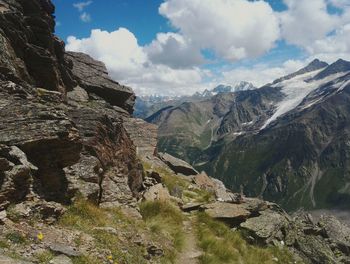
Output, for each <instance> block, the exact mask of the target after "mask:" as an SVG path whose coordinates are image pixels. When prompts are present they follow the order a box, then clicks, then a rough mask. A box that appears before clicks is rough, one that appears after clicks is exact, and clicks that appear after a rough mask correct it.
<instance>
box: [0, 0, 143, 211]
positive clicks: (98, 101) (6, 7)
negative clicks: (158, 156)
mask: <svg viewBox="0 0 350 264" xmlns="http://www.w3.org/2000/svg"><path fill="white" fill-rule="evenodd" d="M53 12H54V6H53V5H52V3H51V2H50V1H49V0H18V1H10V0H1V1H0V46H1V52H0V63H1V64H0V119H1V123H0V210H1V209H4V208H6V207H7V206H8V205H10V204H16V203H21V202H24V201H26V200H28V201H32V202H33V201H35V204H39V205H40V206H42V205H43V204H44V203H37V201H53V202H58V203H70V202H71V201H72V200H73V199H75V197H81V196H83V197H86V198H88V199H90V200H91V201H93V202H95V203H121V204H127V203H132V202H134V199H135V197H137V196H138V195H139V194H138V192H139V190H140V189H141V188H142V181H143V170H142V165H141V163H140V162H139V160H138V159H137V156H136V148H135V146H134V144H133V142H132V141H131V139H130V138H129V136H128V133H127V132H126V130H125V126H124V124H125V122H124V119H127V118H131V116H130V113H132V111H133V104H134V99H135V96H134V93H133V91H132V90H131V89H130V88H128V87H125V86H122V85H120V84H118V83H117V82H115V81H113V80H111V79H110V78H109V77H108V74H107V70H106V67H105V66H104V65H103V64H102V63H101V62H98V61H95V60H93V59H92V58H91V57H89V56H88V55H85V54H81V53H72V52H70V53H65V50H64V44H63V42H62V41H61V40H59V39H58V38H57V37H56V36H54V33H53V29H54V24H55V22H54V17H53ZM33 203H34V202H33ZM29 207H30V208H32V209H31V210H35V208H39V207H35V206H34V207H33V206H29ZM33 208H34V209H33ZM38 210H39V209H38Z"/></svg>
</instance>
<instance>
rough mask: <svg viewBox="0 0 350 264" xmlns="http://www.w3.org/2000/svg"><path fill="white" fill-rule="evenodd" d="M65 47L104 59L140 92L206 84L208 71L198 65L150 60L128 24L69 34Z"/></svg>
mask: <svg viewBox="0 0 350 264" xmlns="http://www.w3.org/2000/svg"><path fill="white" fill-rule="evenodd" d="M66 49H67V50H70V51H80V52H84V53H87V54H89V55H90V56H92V57H93V58H95V59H97V60H100V61H103V62H104V63H105V64H106V66H107V68H108V70H109V73H110V75H111V77H112V78H113V79H115V80H117V81H119V82H121V83H123V84H126V85H129V86H131V87H132V88H134V90H135V91H136V92H137V94H155V93H157V94H173V95H179V94H188V93H192V92H195V91H198V90H200V89H201V88H203V82H202V80H203V78H204V77H205V76H206V75H207V74H208V73H207V72H206V71H204V70H202V69H199V68H198V67H192V68H190V69H172V68H170V67H168V66H166V65H162V64H159V65H155V64H153V63H152V62H150V61H149V59H148V57H147V54H146V52H145V49H144V47H142V46H139V44H138V42H137V39H136V37H135V36H134V34H133V33H131V32H130V31H129V30H127V29H125V28H119V29H118V30H116V31H113V32H107V31H102V30H100V29H95V30H92V31H91V35H90V36H89V37H88V38H83V39H77V38H76V37H74V36H70V37H68V39H67V45H66Z"/></svg>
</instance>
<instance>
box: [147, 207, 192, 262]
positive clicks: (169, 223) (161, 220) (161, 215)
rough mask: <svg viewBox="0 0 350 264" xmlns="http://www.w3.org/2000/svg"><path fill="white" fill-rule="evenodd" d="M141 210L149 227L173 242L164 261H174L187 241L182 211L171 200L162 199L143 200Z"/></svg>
mask: <svg viewBox="0 0 350 264" xmlns="http://www.w3.org/2000/svg"><path fill="white" fill-rule="evenodd" d="M140 210H141V214H142V216H143V218H144V219H145V222H146V225H147V226H148V227H149V229H150V230H151V231H152V232H153V233H155V234H160V235H163V236H166V237H168V238H169V239H170V241H171V242H172V245H171V246H170V247H168V249H167V250H166V252H165V257H164V259H163V262H164V263H169V262H170V263H174V261H175V259H176V255H177V253H179V252H180V251H181V250H182V248H183V247H184V242H185V234H184V231H183V226H182V222H183V220H184V216H183V214H182V212H181V211H180V209H179V208H177V207H175V206H174V205H173V204H171V203H170V202H169V203H167V202H162V201H154V202H143V203H142V204H141V205H140Z"/></svg>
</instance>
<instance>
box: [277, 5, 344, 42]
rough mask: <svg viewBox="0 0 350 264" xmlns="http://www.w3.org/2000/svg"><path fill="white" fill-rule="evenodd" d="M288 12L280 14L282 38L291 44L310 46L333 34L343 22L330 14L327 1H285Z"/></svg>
mask: <svg viewBox="0 0 350 264" xmlns="http://www.w3.org/2000/svg"><path fill="white" fill-rule="evenodd" d="M284 2H285V3H286V5H287V6H288V10H286V11H285V12H282V13H281V14H280V20H281V29H282V37H283V38H284V39H285V40H287V41H288V42H289V43H291V44H296V45H300V46H303V47H305V46H308V45H310V44H312V43H313V42H314V41H315V40H317V39H322V38H324V37H326V36H327V34H329V33H330V32H332V31H333V30H334V29H335V28H336V27H337V26H338V25H339V23H340V22H341V19H340V17H339V16H338V15H336V14H333V15H332V14H330V13H329V12H328V10H327V2H326V1H325V0H308V1H299V0H284Z"/></svg>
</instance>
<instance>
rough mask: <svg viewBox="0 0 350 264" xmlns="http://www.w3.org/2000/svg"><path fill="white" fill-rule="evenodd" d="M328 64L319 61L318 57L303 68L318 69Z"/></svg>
mask: <svg viewBox="0 0 350 264" xmlns="http://www.w3.org/2000/svg"><path fill="white" fill-rule="evenodd" d="M327 66H328V63H327V62H324V61H321V60H319V59H314V60H313V61H312V62H310V63H309V64H308V65H307V66H306V67H305V68H304V69H309V71H310V70H311V71H312V70H318V69H322V68H325V67H327Z"/></svg>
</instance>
